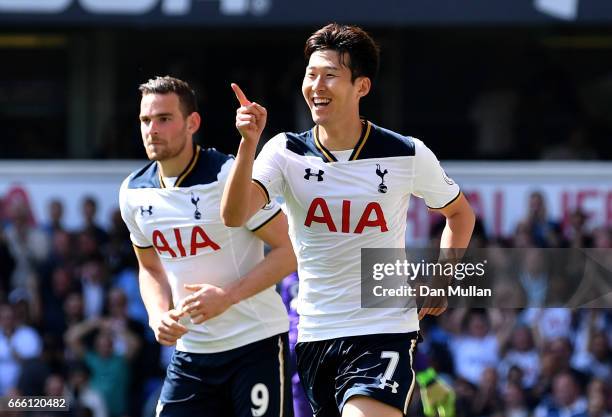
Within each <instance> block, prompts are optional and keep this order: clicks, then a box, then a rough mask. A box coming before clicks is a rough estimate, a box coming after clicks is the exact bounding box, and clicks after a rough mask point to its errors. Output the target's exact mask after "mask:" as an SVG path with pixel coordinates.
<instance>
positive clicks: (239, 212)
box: [221, 84, 268, 227]
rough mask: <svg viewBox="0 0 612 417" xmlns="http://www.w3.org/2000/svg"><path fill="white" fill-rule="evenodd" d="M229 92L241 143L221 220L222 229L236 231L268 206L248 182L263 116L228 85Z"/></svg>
mask: <svg viewBox="0 0 612 417" xmlns="http://www.w3.org/2000/svg"><path fill="white" fill-rule="evenodd" d="M232 89H233V90H234V93H235V94H236V98H237V99H238V102H239V103H240V107H239V108H238V110H236V129H238V132H240V135H241V136H242V139H241V141H240V146H239V147H238V152H237V153H236V162H235V163H234V164H233V166H232V169H231V171H230V174H229V177H228V181H227V183H226V185H225V190H224V191H223V197H222V198H221V219H222V220H223V223H224V224H225V225H226V226H230V227H237V226H243V225H244V224H245V223H246V222H247V220H248V219H249V218H251V216H253V215H254V214H255V213H256V212H257V210H259V209H260V208H262V207H263V206H264V205H265V204H266V203H267V202H268V201H267V196H266V195H265V194H264V191H263V190H262V189H261V188H260V187H259V186H258V185H256V184H255V183H254V182H253V181H252V180H251V177H252V173H253V162H254V160H255V152H256V150H257V144H258V142H259V139H260V137H261V134H262V132H263V130H264V127H265V126H266V118H267V112H266V109H265V108H264V107H262V106H260V105H259V104H257V103H251V102H250V101H249V100H248V99H247V98H246V96H245V95H244V93H243V92H242V90H241V89H240V87H238V85H237V84H232Z"/></svg>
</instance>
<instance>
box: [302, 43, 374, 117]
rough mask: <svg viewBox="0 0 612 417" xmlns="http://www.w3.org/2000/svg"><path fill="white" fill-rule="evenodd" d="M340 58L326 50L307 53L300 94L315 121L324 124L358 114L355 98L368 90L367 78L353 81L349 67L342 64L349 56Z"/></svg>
mask: <svg viewBox="0 0 612 417" xmlns="http://www.w3.org/2000/svg"><path fill="white" fill-rule="evenodd" d="M343 58H344V59H343V60H341V59H340V54H339V53H338V52H337V51H332V50H329V49H324V50H321V51H316V52H314V53H313V54H312V55H311V56H310V59H309V61H308V66H307V67H306V74H305V75H304V81H303V82H302V94H303V95H304V99H305V100H306V103H307V104H308V107H309V108H310V114H311V115H312V120H313V121H314V122H315V123H316V124H319V125H322V126H325V125H326V124H328V123H333V122H336V121H339V120H343V119H345V118H347V117H359V99H360V98H361V97H363V96H364V95H366V94H367V93H368V91H369V79H367V78H366V77H357V78H356V79H355V81H354V82H353V81H352V80H351V70H350V69H349V67H348V66H347V65H346V64H347V62H346V61H347V60H348V59H349V57H348V55H345V56H344V57H343ZM364 82H365V84H367V86H366V85H364Z"/></svg>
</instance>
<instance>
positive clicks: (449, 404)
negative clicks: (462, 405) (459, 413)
mask: <svg viewBox="0 0 612 417" xmlns="http://www.w3.org/2000/svg"><path fill="white" fill-rule="evenodd" d="M416 378H417V382H418V384H419V386H420V388H421V402H422V403H423V412H424V414H425V416H427V417H434V416H439V417H454V416H455V392H454V391H453V389H452V388H451V387H450V386H448V385H447V384H446V383H445V382H444V381H443V380H442V379H440V378H439V377H438V376H437V374H436V372H435V371H434V370H433V368H428V369H427V370H425V371H422V372H417V374H416Z"/></svg>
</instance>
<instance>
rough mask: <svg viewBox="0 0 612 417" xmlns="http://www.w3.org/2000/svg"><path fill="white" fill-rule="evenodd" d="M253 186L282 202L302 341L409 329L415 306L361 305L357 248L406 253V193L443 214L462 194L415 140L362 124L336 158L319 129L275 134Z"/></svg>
mask: <svg viewBox="0 0 612 417" xmlns="http://www.w3.org/2000/svg"><path fill="white" fill-rule="evenodd" d="M253 180H254V182H255V183H256V184H258V185H259V186H260V187H261V189H262V191H263V192H264V193H265V194H266V195H267V197H268V201H270V200H271V199H274V197H276V196H282V197H283V198H284V199H285V202H286V212H287V217H288V220H289V232H290V237H291V240H292V244H293V247H294V250H295V253H296V255H297V258H298V274H299V277H300V287H299V295H298V312H299V313H300V324H299V341H314V340H325V339H332V338H337V337H346V336H355V335H364V334H378V333H400V332H411V331H414V330H417V329H418V320H417V314H416V309H413V308H407V309H385V308H375V309H365V308H361V306H360V301H361V292H360V283H361V273H360V256H361V248H404V247H405V231H406V212H407V209H408V204H409V201H410V196H411V195H415V196H417V197H420V198H423V199H424V200H425V203H426V204H427V205H428V206H429V207H431V208H442V207H445V206H447V205H448V204H450V203H452V202H453V201H454V200H455V199H456V198H458V197H459V194H460V191H459V187H458V185H457V184H455V183H454V181H453V180H451V179H450V178H448V177H447V176H446V174H445V173H444V171H443V169H442V168H441V166H440V163H439V162H438V160H437V158H436V157H435V155H434V154H433V152H432V151H431V150H429V148H427V146H425V145H424V144H423V142H421V141H420V140H418V139H415V138H412V137H406V136H402V135H399V134H397V133H395V132H392V131H390V130H387V129H383V128H381V127H378V126H376V125H374V124H372V123H370V122H368V121H365V120H364V121H363V130H362V135H361V137H360V139H359V141H358V143H357V145H356V146H355V148H354V150H353V152H352V154H351V155H350V157H349V158H348V160H345V161H338V160H337V159H336V158H335V156H334V154H333V152H331V151H329V150H328V149H326V148H325V147H324V146H323V145H322V144H321V142H320V141H319V140H318V137H317V128H316V127H315V128H313V129H311V130H309V131H307V132H304V133H301V134H295V133H281V134H279V135H277V136H275V137H274V138H272V139H271V140H270V141H269V142H268V143H266V144H265V146H264V147H263V149H262V151H261V152H260V154H259V155H258V157H257V159H256V161H255V165H254V169H253Z"/></svg>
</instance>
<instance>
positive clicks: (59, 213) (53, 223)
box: [43, 198, 65, 239]
mask: <svg viewBox="0 0 612 417" xmlns="http://www.w3.org/2000/svg"><path fill="white" fill-rule="evenodd" d="M48 208H49V212H48V213H49V214H48V217H49V221H48V223H47V224H45V225H44V226H43V230H44V231H45V232H47V234H48V235H49V237H50V238H51V239H52V238H53V235H54V234H55V233H56V232H59V231H64V230H65V229H64V224H63V217H64V204H63V203H62V201H61V200H60V199H58V198H54V199H53V200H51V201H50V202H49V207H48Z"/></svg>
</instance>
